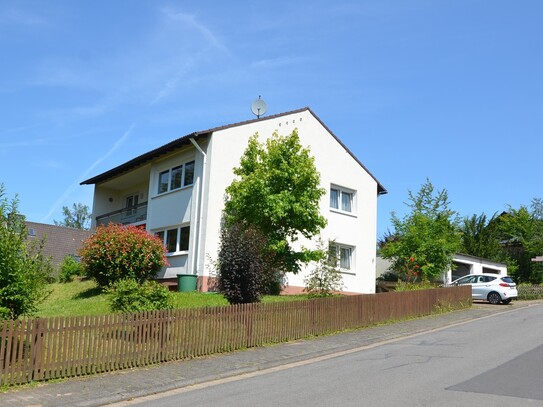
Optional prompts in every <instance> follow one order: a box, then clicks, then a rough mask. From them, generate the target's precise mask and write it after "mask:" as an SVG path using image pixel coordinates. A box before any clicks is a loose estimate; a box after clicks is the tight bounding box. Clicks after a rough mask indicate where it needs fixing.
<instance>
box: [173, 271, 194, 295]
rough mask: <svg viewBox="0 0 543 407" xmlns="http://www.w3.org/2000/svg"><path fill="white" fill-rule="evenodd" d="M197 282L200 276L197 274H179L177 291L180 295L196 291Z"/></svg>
mask: <svg viewBox="0 0 543 407" xmlns="http://www.w3.org/2000/svg"><path fill="white" fill-rule="evenodd" d="M197 280H198V276H197V275H196V274H178V275H177V291H178V292H180V293H189V292H192V291H196V282H197Z"/></svg>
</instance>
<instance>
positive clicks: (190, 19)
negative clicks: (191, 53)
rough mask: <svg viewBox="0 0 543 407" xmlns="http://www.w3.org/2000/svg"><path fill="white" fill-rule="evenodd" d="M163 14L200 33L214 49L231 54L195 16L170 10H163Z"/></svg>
mask: <svg viewBox="0 0 543 407" xmlns="http://www.w3.org/2000/svg"><path fill="white" fill-rule="evenodd" d="M162 12H163V13H164V15H166V17H167V18H169V19H171V20H175V21H180V22H182V23H184V24H185V25H187V26H189V27H191V28H193V29H195V30H196V31H198V32H199V33H200V34H201V35H202V36H203V37H204V38H205V39H206V40H207V42H208V43H209V45H211V46H212V47H214V48H217V49H220V50H221V51H224V52H226V53H227V54H230V50H229V49H228V48H227V47H226V46H225V45H224V44H223V43H222V41H221V40H220V39H219V37H218V36H217V35H216V34H214V33H213V31H211V29H209V28H208V27H206V26H205V25H203V24H202V23H200V22H199V21H198V20H197V19H196V17H195V16H194V15H192V14H187V13H183V12H179V11H173V10H171V9H168V8H163V9H162Z"/></svg>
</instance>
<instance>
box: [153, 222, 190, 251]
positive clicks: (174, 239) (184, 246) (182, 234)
mask: <svg viewBox="0 0 543 407" xmlns="http://www.w3.org/2000/svg"><path fill="white" fill-rule="evenodd" d="M155 235H156V236H158V237H159V238H160V239H161V240H162V242H163V243H164V246H165V247H166V251H167V252H168V253H170V254H171V253H179V252H186V251H188V250H189V238H190V226H180V227H174V228H169V229H164V230H159V231H157V232H156V233H155Z"/></svg>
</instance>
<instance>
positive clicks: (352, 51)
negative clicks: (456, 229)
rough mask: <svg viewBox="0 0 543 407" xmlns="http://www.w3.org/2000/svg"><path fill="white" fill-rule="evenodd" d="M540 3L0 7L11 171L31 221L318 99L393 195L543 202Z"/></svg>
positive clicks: (469, 209) (386, 203) (1, 159)
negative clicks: (259, 113)
mask: <svg viewBox="0 0 543 407" xmlns="http://www.w3.org/2000/svg"><path fill="white" fill-rule="evenodd" d="M542 18H543V2H541V1H539V0H522V1H515V2H513V1H501V0H410V1H405V0H360V1H341V0H338V1H334V2H329V1H315V0H312V1H298V2H292V1H273V2H256V1H237V2H219V1H205V0H203V1H198V2H189V1H160V0H157V1H143V0H140V1H128V0H126V1H121V0H118V1H101V0H94V1H83V0H79V1H78V0H73V1H54V0H50V1H46V2H45V1H24V0H17V1H10V0H3V1H2V2H0V55H1V63H0V103H1V107H2V109H1V111H0V112H1V113H0V174H1V175H0V182H1V183H3V184H4V187H5V189H6V192H7V195H8V197H10V198H11V197H13V196H14V195H15V194H17V195H18V198H19V200H20V207H19V209H20V212H21V213H23V214H25V215H26V217H27V219H28V220H30V221H34V222H43V223H53V221H54V220H62V219H63V217H62V206H69V207H71V205H72V204H73V203H83V204H86V205H89V207H91V206H92V193H93V192H92V191H93V188H92V186H80V185H79V183H80V182H81V181H82V180H85V179H87V178H90V177H92V176H94V175H97V174H99V173H101V172H103V171H105V170H108V169H110V168H113V167H115V166H116V165H119V164H121V163H123V162H125V161H127V160H129V159H131V158H134V157H136V156H138V155H140V154H142V153H144V152H147V151H149V150H151V149H153V148H156V147H158V146H161V145H163V144H165V143H167V142H169V141H171V140H173V139H176V138H178V137H180V136H183V135H185V134H188V133H191V132H193V131H197V130H203V129H207V128H211V127H214V126H219V125H223V124H229V123H234V122H238V121H242V120H247V119H251V118H253V116H252V114H251V112H250V104H251V102H252V101H253V100H254V99H256V98H257V97H258V95H262V98H263V99H265V100H266V102H267V104H268V112H269V114H275V113H281V112H285V111H289V110H293V109H298V108H301V107H305V106H309V107H310V108H311V109H312V110H313V111H314V112H315V113H316V114H317V115H318V116H319V117H320V118H321V119H322V120H323V121H324V122H325V123H326V124H327V125H328V127H329V128H330V129H331V130H332V131H333V132H334V133H335V134H336V135H337V136H338V137H339V138H340V139H341V140H342V141H343V142H344V143H345V144H346V145H347V147H348V148H349V149H350V150H351V151H352V152H353V153H354V154H355V155H356V156H357V157H358V158H359V159H360V160H361V161H362V162H363V163H364V165H365V166H366V167H367V168H368V169H369V170H370V171H371V172H372V173H373V175H375V177H376V178H377V179H378V180H379V181H380V182H381V183H382V184H383V186H384V187H385V188H386V189H387V190H388V191H389V193H388V194H387V195H384V196H382V197H380V198H379V218H378V235H379V236H381V235H382V234H383V233H384V232H385V231H386V230H387V229H388V228H389V227H390V213H391V211H396V212H397V213H398V214H399V215H402V214H404V213H405V212H406V206H405V204H404V202H405V201H406V200H407V192H408V190H411V191H413V192H416V191H418V189H419V187H420V186H421V184H423V183H424V182H425V181H426V178H427V177H428V178H429V179H430V181H431V182H432V183H433V184H434V185H435V187H436V188H438V189H443V188H445V189H447V191H448V192H449V198H450V200H451V208H452V209H455V210H456V211H458V212H459V213H460V215H462V216H466V215H472V214H480V213H483V212H484V213H486V214H488V215H492V214H493V213H494V212H500V211H502V210H505V209H506V207H507V205H511V206H513V207H515V208H518V207H519V206H520V205H529V204H530V201H531V200H532V198H535V197H543V193H542V186H543V141H542V135H543V120H542V110H543V102H542V100H543V99H542V96H543V81H542V73H543V24H541V19H542Z"/></svg>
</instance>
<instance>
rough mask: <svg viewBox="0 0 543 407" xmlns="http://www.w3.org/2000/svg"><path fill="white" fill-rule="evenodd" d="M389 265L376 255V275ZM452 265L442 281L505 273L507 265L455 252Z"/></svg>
mask: <svg viewBox="0 0 543 407" xmlns="http://www.w3.org/2000/svg"><path fill="white" fill-rule="evenodd" d="M390 265H391V262H390V261H389V260H388V259H383V258H382V257H381V256H377V266H376V275H377V277H379V276H381V275H383V274H384V273H386V272H387V271H390ZM453 265H454V267H453V268H452V269H451V270H448V271H447V272H446V273H444V275H443V276H442V282H443V283H450V282H451V281H454V280H456V279H458V278H460V277H463V276H467V275H468V274H481V273H494V274H499V275H502V276H506V275H507V265H506V264H505V263H498V262H495V261H492V260H489V259H485V258H482V257H477V256H470V255H468V254H462V253H456V254H455V255H454V256H453Z"/></svg>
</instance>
